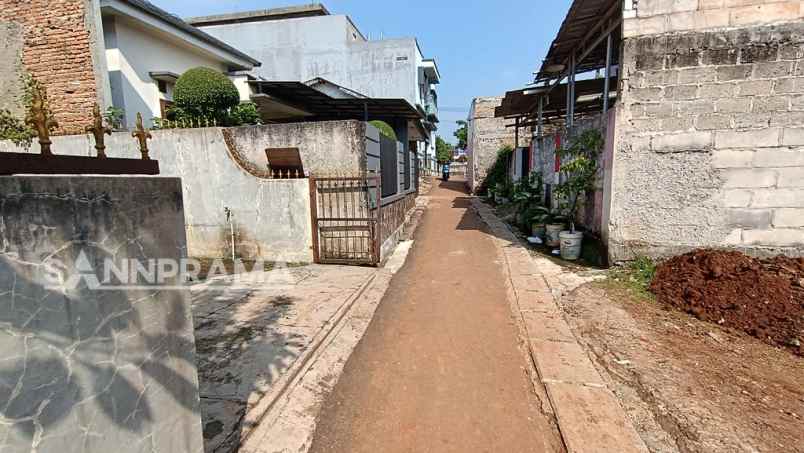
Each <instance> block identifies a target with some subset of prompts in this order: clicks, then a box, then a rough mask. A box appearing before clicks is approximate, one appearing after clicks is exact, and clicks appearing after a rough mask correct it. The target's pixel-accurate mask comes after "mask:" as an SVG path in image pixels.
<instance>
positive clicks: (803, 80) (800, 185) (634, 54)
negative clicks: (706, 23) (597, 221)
mask: <svg viewBox="0 0 804 453" xmlns="http://www.w3.org/2000/svg"><path fill="white" fill-rule="evenodd" d="M643 3H656V4H658V3H662V4H671V3H672V4H674V5H681V4H686V3H687V2H642V1H640V3H639V5H640V6H639V7H640V9H642V8H643V6H644V5H643ZM691 3H697V2H691ZM704 3H710V2H705V1H702V2H701V4H704ZM719 3H721V4H724V5H731V4H735V5H736V4H737V3H742V4H744V3H750V1H749V2H746V1H742V2H736V1H733V0H725V3H724V2H723V1H720V2H719ZM777 3H779V4H778V5H776V6H775V7H779V8H782V7H783V5H787V4H788V3H790V2H777ZM796 3H797V2H796ZM755 6H756V5H755ZM759 6H761V7H764V6H766V5H759ZM775 7H774V8H775ZM740 8H741V7H737V6H734V7H733V8H727V9H725V11H727V12H729V14H730V16H729V17H731V18H733V17H735V15H737V12H736V11H742V10H741V9H740ZM673 14H676V13H672V14H670V15H665V16H662V17H665V18H668V17H671V16H672V15H673ZM770 17H771V18H774V17H776V16H770ZM622 60H623V61H622V75H623V77H622V83H621V90H622V93H621V102H620V103H619V104H618V111H617V123H616V128H617V129H616V145H615V146H616V149H615V157H614V175H613V194H612V195H613V199H612V211H611V212H612V214H611V219H610V225H611V238H610V244H609V245H610V253H611V255H612V257H613V258H615V259H621V258H628V257H629V256H633V255H634V254H637V253H651V254H657V255H663V254H670V253H676V252H680V251H683V250H686V249H689V248H693V247H700V246H728V247H737V248H743V249H747V250H750V251H754V252H757V253H763V252H764V253H777V252H785V253H789V254H794V255H801V254H802V251H804V24H802V23H801V22H796V23H788V24H780V25H773V26H757V27H743V28H739V29H730V30H713V31H703V32H685V33H665V34H660V35H652V36H639V37H635V38H630V39H625V41H624V43H623V58H622Z"/></svg>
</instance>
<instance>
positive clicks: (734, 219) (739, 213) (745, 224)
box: [726, 209, 773, 229]
mask: <svg viewBox="0 0 804 453" xmlns="http://www.w3.org/2000/svg"><path fill="white" fill-rule="evenodd" d="M772 214H773V211H772V210H770V209H729V210H727V211H726V223H727V225H728V226H730V227H741V228H748V229H766V228H770V225H771V216H772Z"/></svg>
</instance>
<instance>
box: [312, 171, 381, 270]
mask: <svg viewBox="0 0 804 453" xmlns="http://www.w3.org/2000/svg"><path fill="white" fill-rule="evenodd" d="M381 190H382V187H381V185H380V177H379V176H368V175H364V176H352V177H340V176H338V177H315V176H311V177H310V208H311V209H310V215H311V217H312V224H313V257H314V258H315V262H316V263H322V264H358V265H372V266H373V265H377V264H378V263H379V262H380V240H381V236H380V200H381V193H380V191H381Z"/></svg>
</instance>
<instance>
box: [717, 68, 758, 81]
mask: <svg viewBox="0 0 804 453" xmlns="http://www.w3.org/2000/svg"><path fill="white" fill-rule="evenodd" d="M753 69H754V68H752V67H751V65H734V66H720V67H718V68H717V79H718V80H719V81H721V82H728V81H731V80H745V79H748V78H749V77H751V71H752V70H753Z"/></svg>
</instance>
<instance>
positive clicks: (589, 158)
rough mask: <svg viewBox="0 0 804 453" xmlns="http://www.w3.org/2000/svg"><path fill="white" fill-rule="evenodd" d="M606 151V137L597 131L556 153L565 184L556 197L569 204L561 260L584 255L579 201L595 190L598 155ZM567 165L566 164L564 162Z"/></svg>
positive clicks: (584, 133) (592, 130) (581, 137)
mask: <svg viewBox="0 0 804 453" xmlns="http://www.w3.org/2000/svg"><path fill="white" fill-rule="evenodd" d="M602 148H603V137H602V136H601V134H600V131H598V130H597V129H589V130H586V131H584V132H583V133H581V135H580V136H578V138H577V139H575V140H573V141H572V144H571V145H570V146H569V147H567V148H563V149H559V150H558V151H557V152H558V153H559V156H560V157H561V159H562V165H561V175H562V178H561V179H562V181H563V182H562V183H560V184H558V185H557V186H556V194H557V195H559V196H560V197H562V198H563V199H564V200H565V201H566V211H565V212H566V215H567V218H568V219H569V223H570V229H569V230H568V231H562V232H560V233H559V239H560V245H561V257H562V258H564V259H566V260H577V259H578V258H579V257H580V256H581V244H582V242H583V233H582V232H580V231H576V229H575V223H576V220H577V216H578V208H579V206H578V202H579V200H580V197H581V195H583V194H585V193H587V192H591V191H594V190H595V182H596V181H597V172H598V156H599V155H600V150H601V149H602ZM563 162H566V163H563Z"/></svg>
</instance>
